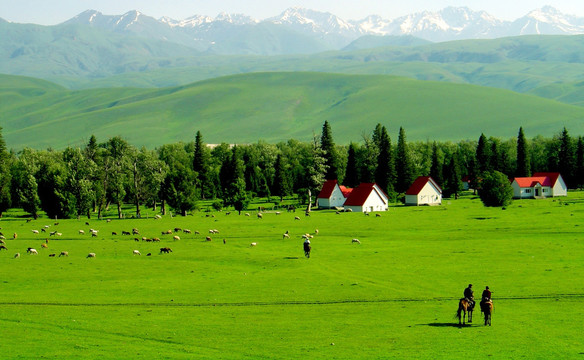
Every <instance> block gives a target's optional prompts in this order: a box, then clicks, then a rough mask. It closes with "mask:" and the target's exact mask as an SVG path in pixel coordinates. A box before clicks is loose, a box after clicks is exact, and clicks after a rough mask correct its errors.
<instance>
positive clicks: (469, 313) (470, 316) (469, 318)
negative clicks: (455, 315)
mask: <svg viewBox="0 0 584 360" xmlns="http://www.w3.org/2000/svg"><path fill="white" fill-rule="evenodd" d="M468 322H469V323H471V322H472V309H470V310H469V311H468Z"/></svg>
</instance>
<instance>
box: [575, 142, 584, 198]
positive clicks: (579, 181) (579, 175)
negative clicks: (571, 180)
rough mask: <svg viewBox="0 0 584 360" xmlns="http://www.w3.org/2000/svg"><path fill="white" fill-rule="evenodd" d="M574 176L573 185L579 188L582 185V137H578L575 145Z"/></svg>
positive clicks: (583, 146)
mask: <svg viewBox="0 0 584 360" xmlns="http://www.w3.org/2000/svg"><path fill="white" fill-rule="evenodd" d="M575 168H576V176H575V179H576V181H575V184H574V185H575V186H576V187H577V188H579V189H581V188H582V187H583V186H584V138H582V136H580V137H578V143H577V146H576V166H575Z"/></svg>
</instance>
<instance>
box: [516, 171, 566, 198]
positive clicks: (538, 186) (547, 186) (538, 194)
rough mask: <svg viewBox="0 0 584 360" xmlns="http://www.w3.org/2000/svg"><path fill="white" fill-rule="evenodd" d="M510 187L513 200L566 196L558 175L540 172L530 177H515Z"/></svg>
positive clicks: (562, 181)
mask: <svg viewBox="0 0 584 360" xmlns="http://www.w3.org/2000/svg"><path fill="white" fill-rule="evenodd" d="M511 186H512V187H513V197H514V198H515V199H526V198H531V199H537V198H546V197H554V196H568V187H567V186H566V183H565V182H564V179H563V178H562V175H560V173H544V172H541V173H535V174H533V176H531V177H517V178H515V179H513V182H512V183H511Z"/></svg>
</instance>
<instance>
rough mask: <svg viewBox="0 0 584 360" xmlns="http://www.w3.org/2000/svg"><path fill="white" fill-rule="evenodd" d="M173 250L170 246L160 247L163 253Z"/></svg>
mask: <svg viewBox="0 0 584 360" xmlns="http://www.w3.org/2000/svg"><path fill="white" fill-rule="evenodd" d="M171 252H172V249H171V248H169V247H163V248H160V253H161V254H162V253H165V254H168V253H171Z"/></svg>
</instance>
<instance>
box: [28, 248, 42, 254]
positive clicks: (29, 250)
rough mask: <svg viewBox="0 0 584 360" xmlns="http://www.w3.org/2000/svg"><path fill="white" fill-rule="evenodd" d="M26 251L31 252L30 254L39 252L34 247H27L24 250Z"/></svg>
mask: <svg viewBox="0 0 584 360" xmlns="http://www.w3.org/2000/svg"><path fill="white" fill-rule="evenodd" d="M26 252H27V253H29V254H31V255H38V254H39V252H38V251H37V250H36V249H33V248H28V249H27V250H26Z"/></svg>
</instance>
